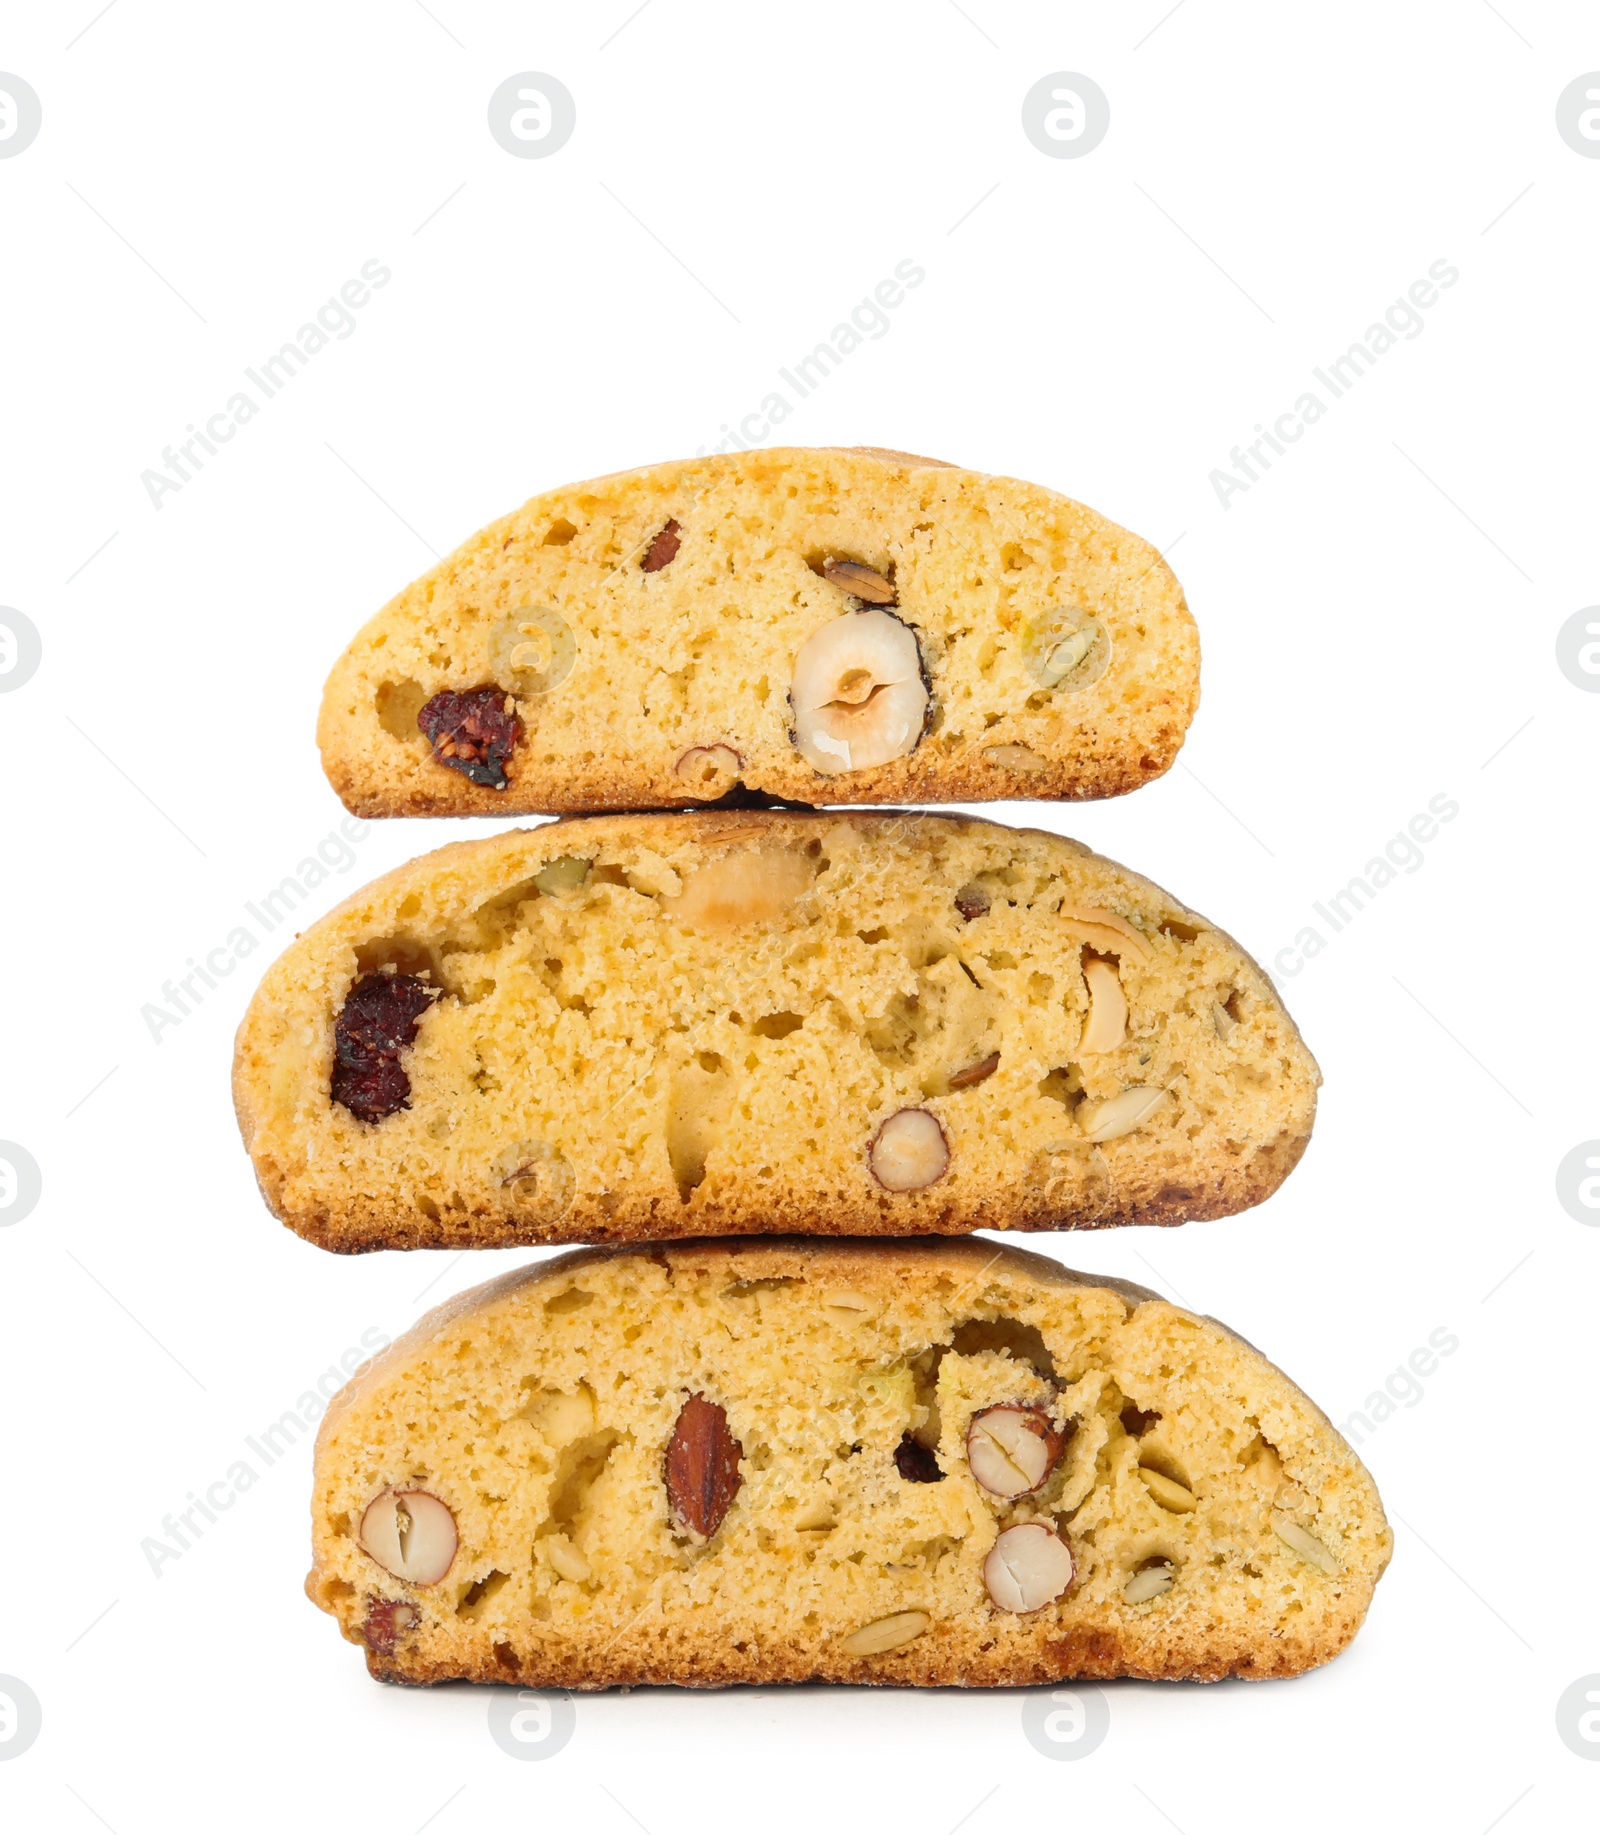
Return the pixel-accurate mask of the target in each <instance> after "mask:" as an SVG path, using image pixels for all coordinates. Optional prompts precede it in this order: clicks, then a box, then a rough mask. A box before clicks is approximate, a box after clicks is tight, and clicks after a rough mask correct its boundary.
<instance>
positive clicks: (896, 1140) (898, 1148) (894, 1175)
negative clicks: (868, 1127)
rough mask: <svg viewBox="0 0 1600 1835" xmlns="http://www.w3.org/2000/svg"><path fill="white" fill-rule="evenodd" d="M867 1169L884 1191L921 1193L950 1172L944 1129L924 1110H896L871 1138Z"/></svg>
mask: <svg viewBox="0 0 1600 1835" xmlns="http://www.w3.org/2000/svg"><path fill="white" fill-rule="evenodd" d="M867 1165H868V1167H869V1169H870V1170H871V1173H872V1176H873V1178H875V1179H876V1180H877V1181H878V1183H879V1184H880V1185H881V1186H882V1187H883V1188H884V1190H885V1191H921V1190H922V1189H923V1187H924V1186H927V1185H936V1184H937V1183H938V1182H939V1180H940V1179H942V1178H943V1177H944V1175H945V1173H946V1172H948V1171H949V1169H950V1148H949V1144H948V1143H947V1142H946V1140H945V1137H944V1129H943V1128H941V1127H940V1126H939V1123H938V1119H937V1118H936V1117H935V1116H934V1115H933V1114H932V1113H931V1112H930V1111H929V1110H927V1109H897V1110H896V1111H895V1113H894V1114H893V1115H891V1116H890V1117H889V1119H888V1120H887V1121H886V1122H884V1124H883V1125H882V1127H880V1128H879V1129H878V1132H877V1133H876V1134H874V1135H873V1137H872V1145H871V1146H870V1147H868V1149H867Z"/></svg>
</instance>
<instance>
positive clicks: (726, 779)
mask: <svg viewBox="0 0 1600 1835" xmlns="http://www.w3.org/2000/svg"><path fill="white" fill-rule="evenodd" d="M743 769H744V760H743V759H742V758H741V757H740V756H739V754H738V753H737V752H736V751H734V749H733V747H732V746H731V745H720V744H718V745H695V746H690V748H689V750H688V751H687V752H685V753H684V755H683V756H682V757H681V758H680V759H679V760H678V762H677V763H676V764H675V765H674V766H673V767H672V774H673V776H674V777H676V778H677V779H678V780H679V781H680V782H681V783H683V784H685V785H686V786H687V787H688V789H689V792H690V794H691V795H693V796H703V797H717V796H722V795H724V794H725V793H726V792H727V790H728V789H729V788H730V786H731V785H732V784H733V783H734V782H735V781H736V779H737V778H738V776H739V773H740V772H741V771H742V770H743Z"/></svg>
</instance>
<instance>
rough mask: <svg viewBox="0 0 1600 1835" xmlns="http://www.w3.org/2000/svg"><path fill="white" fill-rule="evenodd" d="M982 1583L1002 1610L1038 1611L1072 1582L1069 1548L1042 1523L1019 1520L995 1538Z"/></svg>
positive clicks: (985, 1560)
mask: <svg viewBox="0 0 1600 1835" xmlns="http://www.w3.org/2000/svg"><path fill="white" fill-rule="evenodd" d="M983 1584H984V1586H985V1587H987V1588H988V1592H989V1597H990V1599H991V1600H993V1602H994V1604H995V1605H996V1606H998V1607H999V1609H1000V1610H1001V1611H1002V1612H1024V1613H1025V1612H1040V1611H1042V1610H1043V1609H1044V1608H1045V1607H1046V1606H1047V1605H1049V1604H1050V1602H1051V1601H1052V1600H1054V1599H1059V1598H1060V1597H1061V1595H1062V1594H1063V1593H1065V1592H1066V1590H1067V1588H1068V1587H1070V1586H1071V1585H1072V1550H1071V1549H1070V1548H1068V1547H1067V1545H1066V1543H1065V1542H1063V1541H1062V1540H1061V1538H1060V1536H1058V1535H1057V1534H1056V1533H1055V1531H1054V1530H1053V1529H1051V1528H1050V1527H1049V1526H1048V1525H1047V1524H1044V1523H1019V1524H1017V1526H1016V1527H1015V1528H1014V1529H1007V1530H1005V1531H1003V1532H1002V1533H1001V1534H1000V1535H999V1536H997V1537H996V1538H995V1544H994V1547H993V1548H991V1549H990V1550H989V1553H988V1555H987V1556H986V1557H985V1558H984V1563H983Z"/></svg>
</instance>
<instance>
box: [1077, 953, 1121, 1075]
mask: <svg viewBox="0 0 1600 1835" xmlns="http://www.w3.org/2000/svg"><path fill="white" fill-rule="evenodd" d="M1083 984H1084V986H1085V987H1086V988H1087V989H1088V990H1089V1017H1088V1018H1087V1019H1086V1020H1085V1021H1084V1022H1083V1037H1082V1038H1081V1039H1079V1041H1078V1050H1079V1051H1080V1052H1084V1051H1115V1050H1116V1048H1117V1047H1118V1046H1119V1045H1120V1044H1121V1043H1122V1042H1123V1040H1124V1039H1125V1038H1126V1037H1127V1036H1128V997H1127V995H1126V994H1124V993H1123V991H1122V979H1121V977H1120V976H1119V975H1118V974H1117V971H1116V970H1115V969H1114V968H1113V967H1112V966H1111V964H1110V963H1109V962H1102V961H1101V960H1100V959H1099V958H1098V957H1094V958H1091V960H1089V961H1087V962H1085V963H1084V965H1083Z"/></svg>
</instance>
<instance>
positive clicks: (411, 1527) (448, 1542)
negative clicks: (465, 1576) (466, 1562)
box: [361, 1491, 456, 1587]
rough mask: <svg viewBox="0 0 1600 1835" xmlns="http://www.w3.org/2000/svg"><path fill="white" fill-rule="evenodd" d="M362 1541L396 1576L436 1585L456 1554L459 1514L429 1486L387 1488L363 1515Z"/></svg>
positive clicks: (421, 1583)
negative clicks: (454, 1512)
mask: <svg viewBox="0 0 1600 1835" xmlns="http://www.w3.org/2000/svg"><path fill="white" fill-rule="evenodd" d="M361 1546H362V1547H363V1548H364V1549H365V1550H366V1551H367V1553H368V1554H369V1555H371V1557H372V1558H373V1560H374V1561H376V1562H377V1563H378V1565H379V1566H380V1567H384V1568H387V1569H388V1571H389V1572H390V1573H391V1574H393V1575H394V1577H395V1579H396V1580H409V1581H410V1582H411V1584H412V1585H413V1586H419V1587H431V1586H435V1585H437V1583H438V1582H439V1581H441V1580H443V1579H444V1577H445V1575H446V1574H448V1573H449V1572H450V1564H451V1563H452V1562H453V1561H454V1560H455V1558H456V1519H455V1517H454V1516H453V1515H452V1514H451V1511H450V1507H449V1506H448V1505H447V1504H442V1503H440V1501H439V1500H438V1498H436V1497H435V1496H434V1495H433V1493H432V1492H431V1491H383V1492H380V1493H379V1495H378V1496H377V1497H375V1498H374V1499H373V1500H372V1502H371V1503H370V1504H368V1505H367V1509H366V1514H365V1515H364V1516H363V1517H362V1519H361Z"/></svg>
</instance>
